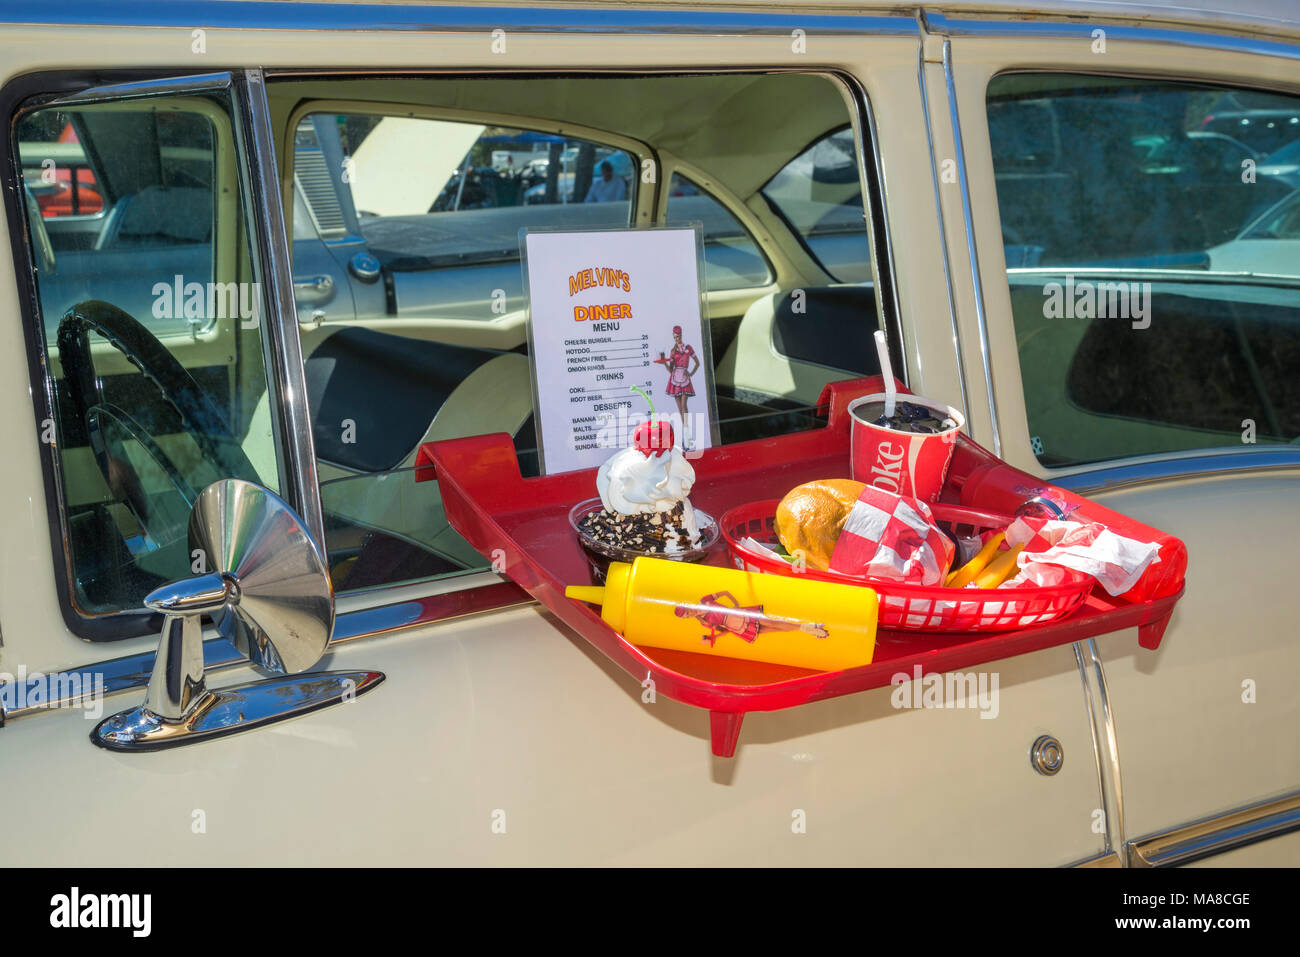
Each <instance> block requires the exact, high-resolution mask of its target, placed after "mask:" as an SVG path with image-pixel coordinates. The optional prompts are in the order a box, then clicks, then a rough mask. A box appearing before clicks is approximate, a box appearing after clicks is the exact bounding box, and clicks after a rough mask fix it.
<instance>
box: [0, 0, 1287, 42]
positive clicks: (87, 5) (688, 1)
mask: <svg viewBox="0 0 1300 957" xmlns="http://www.w3.org/2000/svg"><path fill="white" fill-rule="evenodd" d="M464 5H465V6H469V4H468V3H466V4H464ZM492 5H493V6H494V7H500V8H503V9H502V12H503V14H504V12H505V10H506V9H509V7H510V6H512V5H513V6H514V7H516V8H518V9H519V10H520V11H521V13H523V14H525V15H527V12H528V11H529V10H530V8H531V9H538V8H546V7H551V8H570V9H574V13H575V15H576V16H579V17H581V16H582V15H583V13H584V10H583V9H582V8H583V7H586V8H588V9H589V10H590V9H596V10H600V8H617V9H619V10H620V11H626V12H628V13H629V14H635V13H636V12H637V11H638V9H639V10H640V11H642V12H644V11H646V10H653V9H656V8H658V9H661V10H668V11H671V10H673V9H675V8H687V7H689V8H690V9H691V10H692V12H694V13H699V12H701V11H702V10H705V9H707V7H706V5H704V4H701V3H699V0H654V2H651V3H646V4H640V3H635V4H630V3H627V2H625V0H531V2H527V3H525V2H514V3H513V4H512V2H511V0H495V2H494V3H493V4H492ZM801 5H802V4H800V3H799V2H798V0H793V2H792V0H728V2H726V3H719V4H716V6H717V7H719V8H726V9H731V10H738V9H739V10H744V9H750V10H765V11H768V12H771V13H773V14H775V13H778V12H779V13H785V14H788V15H791V16H797V15H798V14H799V12H800V11H799V7H800V6H801ZM445 6H447V2H446V0H360V2H358V0H310V2H307V0H303V2H293V0H255V2H253V3H248V2H238V3H236V2H226V0H163V2H160V0H152V2H151V0H143V2H140V0H137V2H135V3H132V4H120V5H119V4H106V3H103V2H102V0H65V2H63V3H57V4H43V5H31V4H5V5H0V23H40V24H87V25H92V24H113V23H131V24H146V23H150V24H152V23H157V25H160V26H165V25H172V24H174V23H177V22H187V23H188V22H190V21H191V20H192V19H193V17H194V16H195V15H196V14H198V13H201V14H202V17H201V22H203V23H205V24H206V25H209V26H213V27H219V26H227V27H229V26H246V25H251V24H250V23H249V22H248V20H249V12H248V11H249V9H250V8H253V7H257V8H260V11H259V14H258V15H257V17H256V19H257V20H258V24H257V25H258V26H261V27H271V28H274V27H299V28H303V29H321V28H328V27H330V26H331V25H332V26H334V27H335V28H337V29H360V28H363V27H362V26H361V23H362V22H364V20H365V17H364V16H362V17H358V16H357V15H356V11H357V10H362V11H364V8H366V7H373V8H374V9H375V10H376V18H375V19H376V21H379V20H385V21H388V22H389V23H395V22H398V21H401V22H402V25H403V26H404V27H409V26H412V25H415V21H414V20H411V21H410V23H407V22H406V21H407V20H410V18H407V17H404V16H403V15H402V14H401V10H402V8H408V9H414V10H419V11H421V13H420V16H419V18H418V19H419V20H420V21H422V22H425V23H430V22H436V16H435V15H434V14H433V10H434V9H435V8H437V7H445ZM808 6H815V9H816V13H829V14H839V15H850V14H853V13H862V14H868V13H872V12H886V11H888V12H890V13H894V14H897V13H899V12H903V11H907V10H909V9H915V8H916V7H915V6H913V5H904V4H901V3H899V2H898V0H816V2H815V4H808ZM916 6H919V7H920V8H922V9H925V10H929V11H934V12H936V13H940V12H941V13H944V14H948V15H950V16H956V17H991V18H995V19H997V18H1001V19H1007V18H1016V17H1021V16H1035V15H1041V16H1048V17H1071V18H1076V17H1083V18H1086V19H1090V20H1110V21H1119V22H1126V21H1127V22H1133V21H1137V22H1140V23H1144V24H1147V25H1152V26H1156V25H1171V24H1178V25H1183V26H1192V27H1196V26H1200V27H1204V28H1212V27H1220V28H1228V29H1237V30H1250V31H1253V32H1261V33H1263V32H1267V33H1271V34H1275V35H1276V34H1286V35H1289V36H1293V37H1300V4H1297V3H1296V2H1295V0H943V2H941V3H937V4H919V5H916ZM309 7H310V8H311V9H310V10H309V9H308V8H309ZM331 7H340V8H341V7H350V8H352V9H351V10H349V13H348V15H347V16H346V17H344V16H340V15H333V16H332V15H331V14H330V8H331ZM276 8H279V10H278V11H277V9H276ZM381 10H382V11H383V12H382V14H381V13H380V12H379V11H381ZM280 11H282V12H283V16H282V17H281V16H279V12H280ZM809 15H815V14H814V13H813V11H811V10H810V11H809ZM187 18H188V19H187ZM281 21H283V22H281ZM330 21H335V22H333V23H331V22H330ZM344 21H346V22H344ZM193 22H200V21H193Z"/></svg>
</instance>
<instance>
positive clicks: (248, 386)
mask: <svg viewBox="0 0 1300 957" xmlns="http://www.w3.org/2000/svg"><path fill="white" fill-rule="evenodd" d="M13 129H14V138H15V141H16V144H15V145H16V146H17V148H18V152H19V155H20V156H21V157H22V160H23V167H24V174H23V179H24V188H23V194H24V200H25V205H26V209H27V212H28V222H29V232H30V235H31V237H32V244H33V248H32V261H33V264H34V266H35V277H34V278H35V284H36V290H37V296H38V300H39V315H38V317H37V321H38V323H39V324H40V326H41V334H40V335H39V336H38V337H37V339H38V341H39V343H40V346H41V348H42V350H43V356H42V366H43V367H44V368H45V369H47V370H48V375H49V377H50V378H49V380H48V381H47V382H46V383H45V386H44V388H42V390H41V391H42V392H48V394H49V395H50V396H51V398H52V402H53V409H52V412H53V415H52V416H51V417H50V419H48V420H46V422H45V423H44V424H43V426H42V428H43V433H42V441H43V442H45V443H46V444H48V445H49V446H51V447H52V448H54V449H55V450H56V454H57V461H56V464H57V472H56V480H57V482H58V487H59V496H60V498H61V502H62V506H63V511H62V513H61V514H60V515H59V519H58V520H59V524H60V525H61V526H62V530H61V536H62V537H63V538H64V539H65V540H66V544H67V554H66V555H64V554H58V555H56V561H58V562H60V563H66V564H63V565H62V567H63V570H64V572H65V575H66V579H67V581H66V583H65V587H66V588H67V591H68V595H67V596H66V597H67V598H68V599H69V600H70V602H71V604H72V606H73V608H74V610H75V612H76V614H77V615H78V616H80V617H81V618H83V619H86V620H92V619H98V620H100V621H101V622H109V624H106V625H104V627H102V628H98V629H95V628H92V627H91V626H90V625H88V626H87V629H88V631H87V634H88V635H89V634H91V632H92V631H93V632H94V634H93V635H91V636H92V637H105V636H108V637H115V636H120V635H121V634H123V633H128V632H131V631H133V630H134V631H135V632H136V633H138V631H139V630H140V628H139V619H135V624H130V623H125V622H120V621H119V620H118V619H112V621H119V624H120V627H118V628H117V631H116V632H112V625H111V621H110V616H115V615H117V613H120V612H124V611H125V612H136V611H138V610H139V609H140V608H141V601H142V599H143V598H144V596H145V595H146V594H147V593H148V592H149V591H151V590H153V589H155V588H157V587H159V586H160V585H163V584H166V583H167V582H170V581H173V580H175V579H178V578H186V577H189V576H190V575H192V574H193V573H194V572H195V571H196V570H199V571H201V570H202V569H196V567H195V564H194V563H195V558H194V556H192V555H191V554H190V551H189V548H188V540H187V527H188V522H189V513H190V507H191V505H192V503H193V501H194V498H195V496H196V495H197V493H198V492H200V491H202V489H203V488H205V487H206V486H207V485H208V484H209V483H211V482H213V481H216V480H217V479H221V478H228V477H238V478H244V479H248V480H250V481H255V482H258V483H260V484H263V485H266V486H268V487H270V488H271V489H273V490H275V489H276V488H277V487H278V484H279V473H278V457H277V449H276V444H275V442H274V439H273V437H272V430H271V417H270V407H269V403H268V396H267V377H266V372H265V366H264V359H263V343H262V328H263V323H262V322H261V318H262V316H261V313H262V301H261V292H260V289H261V285H260V282H259V279H258V277H257V275H256V274H255V273H254V271H253V269H252V267H251V266H250V264H249V263H250V256H249V246H248V241H249V237H248V226H247V219H246V216H245V212H244V207H243V202H242V200H241V188H240V181H239V172H238V165H237V162H236V158H235V147H234V142H235V140H234V136H233V132H232V128H231V122H230V103H229V99H228V96H227V95H226V94H225V93H215V92H214V93H212V94H211V95H187V96H185V97H183V98H181V97H175V98H166V97H160V98H156V99H155V100H152V101H149V102H147V103H146V102H142V101H133V102H130V103H104V104H97V105H94V106H85V107H78V108H77V109H76V110H73V111H60V110H52V109H51V110H39V109H38V110H34V111H31V112H27V113H24V114H22V115H21V116H20V117H19V119H18V121H17V122H16V124H15V126H14V127H13ZM69 146H71V147H75V150H74V149H69V148H66V147H69ZM91 157H93V158H94V163H93V164H91V162H90V158H91ZM47 160H52V162H47ZM64 164H68V165H67V166H65V165H64ZM74 184H77V185H76V186H75V187H74Z"/></svg>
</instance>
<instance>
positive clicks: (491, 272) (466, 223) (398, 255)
mask: <svg viewBox="0 0 1300 957" xmlns="http://www.w3.org/2000/svg"><path fill="white" fill-rule="evenodd" d="M304 132H305V133H307V137H306V138H305V137H304ZM331 140H333V141H334V142H333V143H331V142H330V141H331ZM298 143H299V145H298V148H297V149H296V155H295V161H296V163H297V164H298V166H299V170H298V173H299V178H300V181H301V179H302V175H303V172H304V169H308V170H309V169H310V166H311V164H313V163H327V162H328V161H327V160H326V159H325V158H324V157H325V155H326V153H328V151H329V148H330V147H331V146H332V145H336V148H337V149H338V150H339V151H340V154H341V165H342V173H341V175H340V176H339V177H338V179H339V180H340V181H341V185H343V186H344V188H345V192H346V194H347V195H346V197H345V198H346V199H347V200H348V201H349V202H350V204H351V206H352V207H353V208H354V209H355V211H356V217H357V226H358V228H359V230H360V234H361V237H362V238H363V239H364V240H365V242H366V247H367V251H368V252H369V253H370V254H371V255H373V256H374V257H376V259H378V261H379V264H380V266H381V267H386V268H388V269H391V270H394V271H396V272H401V273H405V274H417V273H423V274H424V277H423V278H417V277H416V276H413V275H408V276H407V280H408V281H407V282H406V283H404V285H406V286H410V287H415V288H418V289H419V290H420V291H421V292H422V293H428V294H427V295H423V296H421V297H420V298H419V299H418V300H415V299H411V300H410V301H411V302H412V303H413V304H414V303H415V302H418V304H419V308H421V309H423V310H426V311H427V312H428V313H431V314H435V315H438V316H440V317H442V318H467V319H470V318H478V319H491V318H493V317H494V316H497V315H500V312H501V309H500V302H499V301H498V299H494V298H493V297H492V296H491V295H489V293H490V292H491V291H492V290H493V289H502V290H503V291H504V293H505V302H506V305H507V306H508V308H510V309H515V308H520V307H521V306H522V304H523V302H522V296H523V287H522V285H521V274H520V271H519V268H518V262H519V230H520V229H521V228H529V229H537V228H559V227H571V228H574V229H587V228H601V227H613V226H627V225H628V224H629V223H630V222H631V209H632V202H633V198H634V191H635V188H636V176H635V168H636V163H635V160H634V158H633V157H632V156H631V154H629V153H627V152H626V151H624V150H619V149H614V148H611V147H608V146H602V145H600V144H597V143H592V142H589V141H587V140H581V139H575V138H573V137H568V136H560V135H554V134H550V133H540V132H536V131H533V130H524V129H517V128H511V127H503V126H490V125H485V124H478V123H466V122H455V121H449V120H437V119H425V118H420V117H410V116H383V115H373V114H355V115H342V114H313V115H312V116H310V117H308V118H306V119H304V120H303V121H302V124H300V133H299V138H298ZM306 199H307V203H308V206H309V208H310V210H311V212H312V213H313V216H314V217H316V218H317V219H318V221H319V219H320V218H322V215H323V218H325V219H326V220H327V221H329V220H330V217H331V216H332V215H333V211H334V208H335V206H336V205H337V202H338V199H337V197H336V196H335V195H332V193H331V191H330V190H328V189H319V188H318V189H313V190H307V191H306ZM473 266H481V267H484V268H482V269H479V270H472V269H471V270H467V268H466V267H473ZM493 267H495V268H493ZM439 270H444V272H443V273H442V274H441V275H440V276H436V275H435V274H437V273H438V271H439ZM470 282H472V283H473V288H470V287H469V285H468V284H469V283H470ZM433 287H436V288H433ZM475 290H477V293H478V294H477V295H475ZM401 291H402V290H399V292H401Z"/></svg>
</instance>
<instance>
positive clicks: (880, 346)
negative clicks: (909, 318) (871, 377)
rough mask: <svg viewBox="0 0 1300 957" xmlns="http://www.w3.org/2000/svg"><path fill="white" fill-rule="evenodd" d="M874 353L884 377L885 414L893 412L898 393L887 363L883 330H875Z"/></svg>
mask: <svg viewBox="0 0 1300 957" xmlns="http://www.w3.org/2000/svg"><path fill="white" fill-rule="evenodd" d="M876 354H877V355H878V356H880V374H881V375H882V376H884V377H885V415H893V414H894V402H895V401H897V399H898V393H897V391H895V389H894V370H893V367H891V366H890V364H889V347H888V346H886V345H885V330H883V329H877V330H876Z"/></svg>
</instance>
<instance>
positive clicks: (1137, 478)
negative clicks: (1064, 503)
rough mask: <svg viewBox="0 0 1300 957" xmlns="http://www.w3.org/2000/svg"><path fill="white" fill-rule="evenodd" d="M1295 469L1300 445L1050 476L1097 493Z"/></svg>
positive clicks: (1219, 452)
mask: <svg viewBox="0 0 1300 957" xmlns="http://www.w3.org/2000/svg"><path fill="white" fill-rule="evenodd" d="M1292 469H1300V447H1290V446H1285V445H1280V446H1269V447H1266V448H1254V449H1241V450H1232V451H1227V450H1222V449H1220V450H1209V451H1207V452H1206V453H1204V454H1202V455H1187V454H1180V455H1177V456H1176V457H1174V458H1167V459H1158V460H1155V461H1150V462H1131V463H1128V464H1125V465H1115V466H1110V467H1108V468H1100V469H1093V470H1090V471H1087V472H1073V473H1071V474H1069V475H1057V476H1050V477H1049V481H1051V483H1052V484H1053V485H1058V486H1060V487H1061V488H1064V489H1069V490H1070V491H1071V492H1077V493H1079V494H1080V495H1095V494H1097V493H1100V492H1114V491H1117V490H1118V489H1122V488H1132V487H1134V486H1141V485H1154V484H1157V483H1159V482H1175V481H1179V480H1183V479H1196V478H1226V477H1228V476H1231V475H1245V474H1249V473H1251V472H1273V471H1278V470H1292Z"/></svg>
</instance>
